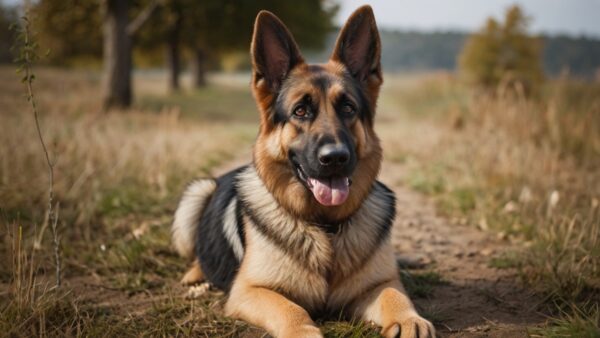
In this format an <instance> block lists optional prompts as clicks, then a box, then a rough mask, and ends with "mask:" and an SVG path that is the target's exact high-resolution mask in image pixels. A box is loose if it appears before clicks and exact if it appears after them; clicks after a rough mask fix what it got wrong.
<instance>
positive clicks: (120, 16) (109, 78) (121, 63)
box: [103, 0, 131, 109]
mask: <svg viewBox="0 0 600 338" xmlns="http://www.w3.org/2000/svg"><path fill="white" fill-rule="evenodd" d="M103 4H104V22H103V26H104V27H103V29H104V74H103V75H104V79H103V81H104V83H103V96H104V98H103V105H104V108H105V109H110V108H127V107H129V106H130V105H131V37H130V35H129V34H128V32H127V24H128V22H129V20H128V13H127V12H128V9H129V1H127V0H105V1H103Z"/></svg>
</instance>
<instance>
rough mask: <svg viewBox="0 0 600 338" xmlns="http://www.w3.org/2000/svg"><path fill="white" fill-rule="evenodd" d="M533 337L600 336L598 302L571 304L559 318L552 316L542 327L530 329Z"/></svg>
mask: <svg viewBox="0 0 600 338" xmlns="http://www.w3.org/2000/svg"><path fill="white" fill-rule="evenodd" d="M530 335H531V337H546V338H564V337H573V338H600V311H599V310H598V303H596V304H594V305H588V306H581V307H578V306H571V307H570V309H569V310H568V311H563V312H562V313H561V315H560V316H559V317H557V318H550V319H549V321H548V324H547V325H546V326H544V327H542V328H532V329H530Z"/></svg>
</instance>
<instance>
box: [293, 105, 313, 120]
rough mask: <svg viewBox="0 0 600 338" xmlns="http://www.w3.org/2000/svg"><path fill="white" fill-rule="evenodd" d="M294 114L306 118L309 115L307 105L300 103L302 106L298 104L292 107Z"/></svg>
mask: <svg viewBox="0 0 600 338" xmlns="http://www.w3.org/2000/svg"><path fill="white" fill-rule="evenodd" d="M294 116H296V117H299V118H307V117H309V116H310V112H309V109H308V107H306V106H304V105H302V106H298V107H296V108H295V109H294Z"/></svg>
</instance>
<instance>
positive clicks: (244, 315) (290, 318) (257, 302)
mask: <svg viewBox="0 0 600 338" xmlns="http://www.w3.org/2000/svg"><path fill="white" fill-rule="evenodd" d="M225 312H226V314H227V315H228V316H231V317H234V318H239V319H242V320H245V321H247V322H248V323H250V324H253V325H256V326H259V327H261V328H263V329H265V330H267V332H269V333H270V334H271V335H273V336H275V337H278V338H279V337H281V338H288V337H289V338H291V337H303V338H304V337H306V338H309V337H310V338H312V337H315V338H316V337H323V335H322V334H321V331H319V329H318V328H317V327H316V326H315V323H314V322H313V321H312V319H311V318H310V316H309V315H308V312H306V310H304V309H303V308H302V307H301V306H299V305H298V304H296V303H294V302H292V301H290V300H289V299H287V298H285V297H284V296H283V295H281V294H279V293H277V292H275V291H272V290H269V289H266V288H263V287H255V286H243V287H239V286H238V287H236V285H234V287H233V288H232V290H231V293H230V295H229V299H228V300H227V304H226V305H225Z"/></svg>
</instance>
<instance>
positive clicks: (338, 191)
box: [308, 177, 350, 206]
mask: <svg viewBox="0 0 600 338" xmlns="http://www.w3.org/2000/svg"><path fill="white" fill-rule="evenodd" d="M308 181H309V183H310V185H311V188H310V190H311V191H312V193H313V195H314V196H315V198H316V199H317V201H319V203H321V204H323V205H327V206H331V205H340V204H342V203H344V202H345V201H346V199H347V198H348V193H349V191H350V184H349V181H348V178H347V177H336V178H325V179H316V178H309V179H308Z"/></svg>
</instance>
